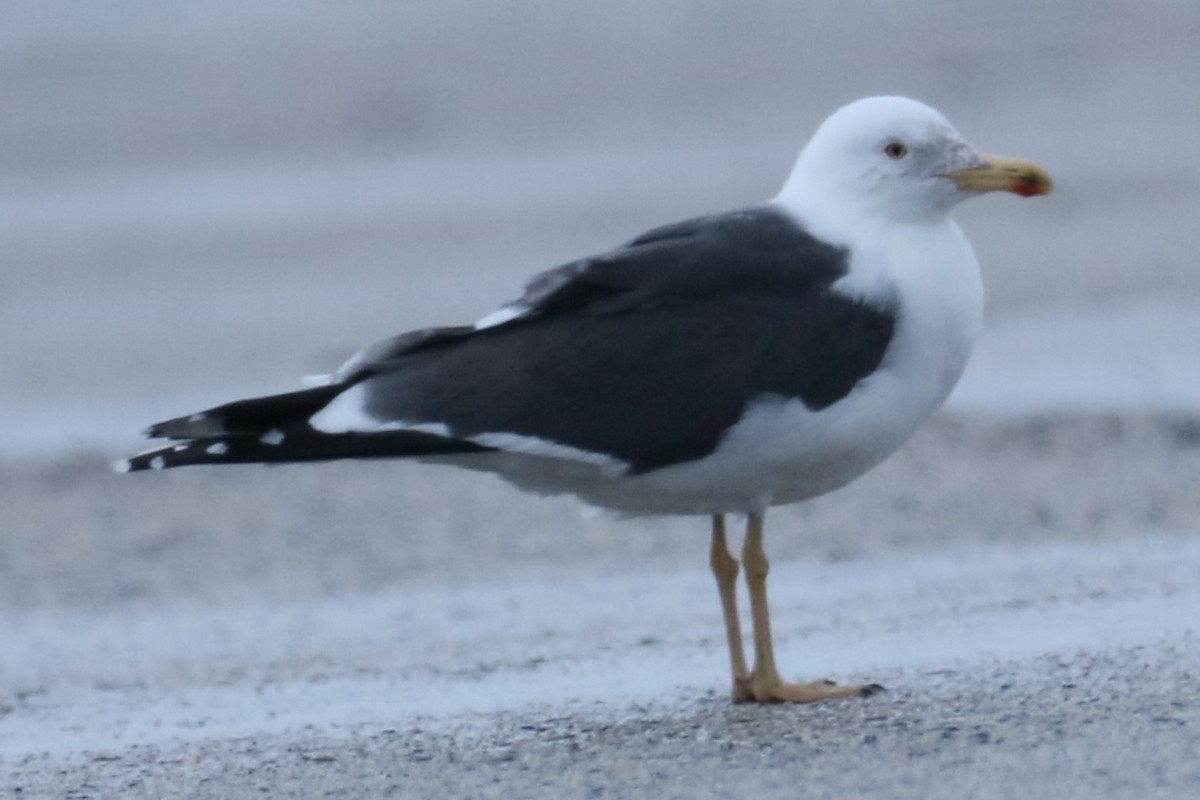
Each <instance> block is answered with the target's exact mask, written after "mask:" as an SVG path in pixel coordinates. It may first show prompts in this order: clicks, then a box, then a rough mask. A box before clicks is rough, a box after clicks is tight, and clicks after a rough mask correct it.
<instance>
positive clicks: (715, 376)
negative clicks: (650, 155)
mask: <svg viewBox="0 0 1200 800" xmlns="http://www.w3.org/2000/svg"><path fill="white" fill-rule="evenodd" d="M1050 189H1051V181H1050V178H1049V176H1048V175H1047V174H1046V173H1045V172H1044V171H1042V170H1041V169H1040V168H1039V167H1037V166H1036V165H1034V164H1032V163H1030V162H1027V161H1018V160H1013V159H1002V158H996V157H992V156H982V155H980V154H979V153H977V152H976V151H975V150H974V149H973V148H972V147H970V146H969V145H968V144H967V143H966V142H965V141H963V139H962V137H961V136H960V135H959V134H958V132H957V131H956V130H955V129H954V128H953V127H952V126H951V125H950V123H949V122H947V121H946V118H945V117H943V116H942V115H941V114H940V113H938V112H937V111H935V110H934V109H932V108H929V107H928V106H925V105H923V104H921V103H918V102H916V101H913V100H909V99H905V98H901V97H877V98H869V99H865V100H859V101H857V102H854V103H851V104H850V105H848V106H845V107H844V108H842V109H840V110H839V111H837V112H836V113H835V114H833V115H832V116H831V117H829V118H828V119H827V120H826V121H825V122H824V123H823V124H822V125H821V126H820V128H819V129H818V130H817V132H816V134H815V135H814V136H813V137H812V139H811V141H810V142H809V143H808V145H807V146H806V147H805V148H804V150H803V152H802V153H801V154H800V157H799V159H798V160H797V161H796V164H795V168H794V169H793V170H792V173H791V176H790V177H789V178H788V180H787V182H786V183H785V184H784V186H783V190H782V191H781V192H780V193H779V194H778V196H776V197H775V198H774V199H773V200H770V201H768V202H766V203H763V204H761V205H758V206H754V207H750V208H746V209H743V210H740V211H734V212H729V213H723V214H713V215H711V216H706V217H701V218H698V219H693V220H689V221H686V222H680V223H678V224H675V225H667V226H665V227H661V228H656V229H654V230H652V231H650V232H649V233H645V234H643V235H641V236H639V237H638V238H636V239H634V240H633V241H631V242H629V243H628V244H626V245H623V246H621V247H618V248H617V249H615V250H612V251H609V252H607V253H603V254H600V255H597V256H594V257H591V258H585V259H582V260H580V261H576V262H573V263H570V264H567V265H565V266H562V267H559V268H557V269H553V270H550V271H548V272H544V273H542V274H540V275H538V276H536V277H535V278H533V280H531V281H530V282H529V284H528V285H527V286H526V289H525V293H524V295H523V296H522V297H521V298H520V299H519V300H517V301H515V302H513V303H510V304H509V305H507V306H504V307H503V308H501V309H500V310H498V311H496V312H494V313H493V314H490V315H489V316H487V317H485V318H483V319H482V320H481V321H480V322H478V323H477V324H475V325H471V326H461V327H446V328H432V329H427V330H420V331H415V332H412V333H406V334H403V335H401V336H397V337H395V338H392V339H388V340H386V341H383V342H381V343H379V344H376V345H374V346H372V347H369V348H367V349H366V350H364V351H363V352H362V353H360V354H359V355H357V356H355V357H354V358H353V359H351V360H350V361H349V362H348V363H347V364H345V365H344V366H343V367H342V368H341V369H340V370H338V372H336V373H335V374H334V375H332V376H331V377H330V378H329V380H328V382H327V383H326V384H324V385H320V386H316V387H313V388H309V389H305V390H301V391H296V392H291V393H287V394H280V395H274V396H270V397H258V398H252V399H248V400H240V401H237V402H233V403H229V404H227V405H223V406H219V407H217V408H212V409H209V410H207V411H201V412H199V413H197V414H192V415H190V416H185V417H180V418H178V419H172V420H168V421H166V422H161V423H159V424H157V425H154V426H152V427H151V428H150V429H149V431H148V433H149V435H150V436H152V437H159V438H167V439H172V440H175V443H174V444H170V445H167V446H165V447H161V448H158V449H155V450H152V451H149V452H146V453H142V454H140V455H138V456H135V457H133V458H131V459H129V460H128V461H126V462H122V464H121V466H122V468H124V469H126V470H143V469H161V468H169V467H178V466H184V465H189V464H233V463H245V462H279V461H320V460H326V459H338V458H396V457H412V458H418V459H423V460H429V461H434V462H439V463H449V464H455V465H459V466H462V467H468V468H471V469H478V470H487V471H491V472H495V473H496V474H498V475H500V476H502V477H503V478H506V479H507V480H509V481H511V482H513V483H514V484H516V485H518V486H520V487H521V488H523V489H528V490H531V491H534V492H539V493H543V494H559V493H569V494H574V495H576V496H578V497H579V498H581V499H583V500H584V501H586V502H588V503H590V504H593V505H595V506H599V507H601V508H606V509H612V510H615V511H617V512H620V513H623V514H705V515H711V517H712V542H711V543H712V551H711V566H712V569H713V572H714V573H715V575H716V578H717V584H718V588H719V591H720V597H721V603H722V609H723V612H724V617H725V626H726V633H727V637H728V644H729V654H730V660H731V665H732V671H733V698H734V700H735V701H760V702H775V701H812V700H821V699H826V698H833V697H846V696H851V695H864V694H870V693H872V692H873V691H875V690H877V689H878V687H877V686H875V685H873V684H872V685H867V686H837V685H834V684H832V683H829V682H815V683H802V684H793V683H786V682H784V681H783V680H782V679H781V678H780V675H779V672H778V670H777V669H776V666H775V659H774V655H773V652H772V645H771V631H770V620H769V615H768V608H767V597H766V576H767V567H768V565H767V558H766V555H765V553H764V550H763V516H764V514H765V512H766V510H767V509H768V508H769V507H770V506H773V505H779V504H783V503H794V502H797V501H799V500H805V499H807V498H811V497H814V496H816V495H820V494H823V493H825V492H828V491H830V490H832V489H836V488H838V487H840V486H843V485H845V484H846V483H847V482H849V481H851V480H853V479H854V478H856V477H858V476H859V475H862V474H863V473H864V472H866V471H867V470H869V469H871V468H872V467H873V466H875V465H876V464H878V463H879V462H880V461H882V460H883V459H884V458H886V457H887V456H888V455H889V454H890V453H892V452H893V451H894V450H895V449H896V448H897V447H899V446H900V444H901V443H903V442H904V441H905V440H906V439H907V438H908V437H909V436H910V435H911V434H912V433H913V431H914V430H915V429H916V428H917V426H918V425H920V424H921V422H922V421H923V420H925V419H926V418H927V417H928V416H929V414H930V413H931V412H933V411H934V410H935V409H936V408H937V407H938V406H940V405H941V403H942V401H943V400H944V399H945V398H946V396H947V394H948V393H949V392H950V390H951V388H952V387H953V386H954V384H955V382H956V381H957V380H958V377H959V375H960V374H961V373H962V370H963V368H964V366H965V365H966V363H967V357H968V355H969V354H970V352H971V349H972V346H973V345H974V342H975V339H976V336H977V334H978V333H979V329H980V323H981V317H982V308H983V291H982V285H981V279H980V273H979V265H978V263H977V261H976V259H975V255H974V253H973V252H972V250H971V246H970V245H969V244H968V242H967V240H966V237H965V236H964V235H963V233H962V231H961V230H960V229H959V227H958V225H957V224H956V223H955V222H954V221H953V220H952V219H951V218H950V212H951V210H952V209H953V208H954V207H955V206H956V205H957V204H958V203H959V202H961V201H962V200H965V199H966V198H968V197H971V196H973V195H976V194H979V193H981V192H988V191H994V190H1000V191H1007V192H1013V193H1016V194H1019V195H1023V196H1030V195H1039V194H1045V193H1047V192H1049V191H1050ZM725 514H743V515H746V516H747V519H748V522H747V530H746V538H745V542H744V546H743V549H742V561H743V563H744V564H745V566H746V582H747V585H748V588H749V594H750V603H751V614H752V619H753V628H754V630H753V638H754V647H755V659H754V665H753V667H751V666H748V665H747V662H746V659H745V657H744V655H743V652H742V637H741V633H740V629H739V623H738V613H737V607H736V593H735V580H736V577H737V574H738V569H739V564H738V561H737V560H736V559H735V558H734V557H733V556H732V555H731V554H730V552H729V550H728V547H727V545H726V541H725V524H724V515H725Z"/></svg>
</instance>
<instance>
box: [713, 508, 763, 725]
mask: <svg viewBox="0 0 1200 800" xmlns="http://www.w3.org/2000/svg"><path fill="white" fill-rule="evenodd" d="M712 522H713V529H712V554H711V558H710V559H709V564H710V565H711V566H712V571H713V575H715V576H716V578H717V591H718V592H720V593H721V614H722V615H723V616H724V617H725V638H726V639H727V640H728V645H729V668H730V671H731V672H732V674H733V690H732V696H733V702H735V703H744V702H746V701H748V700H753V699H754V698H753V696H752V695H751V694H750V668H749V667H747V666H746V653H745V651H744V650H742V626H741V623H740V622H739V621H738V610H737V576H738V560H737V559H736V558H734V557H733V556H732V555H731V554H730V552H729V545H728V544H727V543H726V541H725V516H724V515H723V514H713V518H712Z"/></svg>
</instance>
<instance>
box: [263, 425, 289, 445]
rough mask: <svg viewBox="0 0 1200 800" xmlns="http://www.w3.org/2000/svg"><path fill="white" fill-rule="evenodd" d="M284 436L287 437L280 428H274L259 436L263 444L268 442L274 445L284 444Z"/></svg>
mask: <svg viewBox="0 0 1200 800" xmlns="http://www.w3.org/2000/svg"><path fill="white" fill-rule="evenodd" d="M284 438H285V437H284V435H283V431H281V430H279V429H278V428H272V429H271V430H269V431H267V432H266V433H264V434H263V435H262V436H260V437H259V438H258V440H259V441H260V442H262V443H263V444H268V445H272V446H274V445H278V444H283V440H284Z"/></svg>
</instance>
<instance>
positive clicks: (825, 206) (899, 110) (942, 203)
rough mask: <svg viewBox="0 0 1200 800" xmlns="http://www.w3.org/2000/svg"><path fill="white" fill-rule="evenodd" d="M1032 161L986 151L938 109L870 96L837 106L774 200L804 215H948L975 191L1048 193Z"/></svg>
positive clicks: (909, 218) (911, 218)
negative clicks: (968, 139)
mask: <svg viewBox="0 0 1200 800" xmlns="http://www.w3.org/2000/svg"><path fill="white" fill-rule="evenodd" d="M1051 186H1052V183H1051V180H1050V176H1049V175H1047V174H1046V172H1045V171H1044V170H1042V169H1041V168H1040V167H1038V166H1037V165H1036V164H1033V163H1032V162H1028V161H1020V160H1017V159H1003V158H999V157H995V156H984V155H981V154H980V153H978V152H977V151H976V150H975V149H974V148H972V147H971V146H970V145H969V144H967V143H966V142H965V141H964V140H963V138H962V136H961V135H960V134H959V132H958V131H957V130H955V129H954V126H953V125H951V124H950V122H949V121H948V120H947V119H946V118H945V117H944V116H942V114H941V113H940V112H938V111H937V110H935V109H933V108H930V107H929V106H927V105H925V104H924V103H919V102H917V101H916V100H910V99H908V98H907V97H868V98H865V99H863V100H857V101H855V102H853V103H850V104H849V105H847V106H843V107H842V108H840V109H838V110H837V111H835V112H834V113H833V114H832V115H831V116H830V117H829V118H828V119H826V120H825V122H823V123H822V124H821V126H820V127H819V128H818V129H817V132H816V133H815V134H813V137H812V139H811V140H809V143H808V145H807V146H805V148H804V150H803V151H802V152H801V153H800V157H799V159H797V161H796V166H795V168H794V169H793V170H792V174H791V176H790V177H789V178H788V180H787V183H786V184H784V187H783V190H782V191H781V192H780V193H779V196H778V197H777V198H776V202H778V203H780V204H781V205H783V206H784V207H785V208H787V209H788V210H790V211H792V212H793V213H794V214H796V215H797V216H798V217H800V218H801V219H802V220H803V219H806V218H810V217H812V216H818V217H823V216H828V215H829V214H837V215H839V216H841V215H844V214H853V215H855V216H856V217H858V218H867V217H872V216H874V217H877V218H882V219H886V220H888V221H889V222H914V223H921V222H930V221H938V220H942V219H945V218H946V217H947V216H948V215H949V213H950V211H951V209H953V208H954V206H955V205H957V204H958V203H959V202H961V201H962V200H964V199H966V198H967V197H970V196H971V195H973V194H977V193H980V192H986V191H997V190H1002V191H1010V192H1014V193H1016V194H1021V195H1024V196H1030V195H1035V194H1046V193H1048V192H1049V191H1050V189H1051Z"/></svg>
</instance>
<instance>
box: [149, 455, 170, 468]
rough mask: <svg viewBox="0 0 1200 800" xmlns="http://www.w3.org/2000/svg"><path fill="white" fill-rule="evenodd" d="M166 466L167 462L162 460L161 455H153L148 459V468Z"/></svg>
mask: <svg viewBox="0 0 1200 800" xmlns="http://www.w3.org/2000/svg"><path fill="white" fill-rule="evenodd" d="M166 466H167V462H166V461H165V460H163V457H162V456H155V457H154V458H152V459H150V469H163V468H164V467H166Z"/></svg>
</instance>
